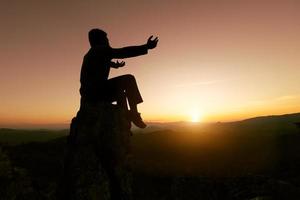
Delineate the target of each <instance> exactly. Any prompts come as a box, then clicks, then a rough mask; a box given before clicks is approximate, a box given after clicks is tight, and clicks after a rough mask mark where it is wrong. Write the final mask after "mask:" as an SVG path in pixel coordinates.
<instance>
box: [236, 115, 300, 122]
mask: <svg viewBox="0 0 300 200" xmlns="http://www.w3.org/2000/svg"><path fill="white" fill-rule="evenodd" d="M296 122H300V113H292V114H285V115H269V116H260V117H254V118H250V119H245V120H242V121H239V122H238V123H255V124H262V123H296Z"/></svg>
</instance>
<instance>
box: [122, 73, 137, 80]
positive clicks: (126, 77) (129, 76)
mask: <svg viewBox="0 0 300 200" xmlns="http://www.w3.org/2000/svg"><path fill="white" fill-rule="evenodd" d="M123 76H124V78H125V79H127V80H134V81H135V78H134V76H133V75H132V74H126V75H123Z"/></svg>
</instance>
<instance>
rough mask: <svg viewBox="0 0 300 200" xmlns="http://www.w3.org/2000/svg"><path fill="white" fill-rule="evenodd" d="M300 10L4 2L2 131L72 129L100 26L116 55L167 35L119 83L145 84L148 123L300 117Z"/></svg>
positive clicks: (272, 4)
mask: <svg viewBox="0 0 300 200" xmlns="http://www.w3.org/2000/svg"><path fill="white" fill-rule="evenodd" d="M299 10H300V1H298V0H277V1H276V0H249V1H247V0H226V1H225V0H224V1H222V0H185V1H183V0H182V1H181V0H172V1H170V0H160V1H158V0H152V1H149V0H126V1H117V0H109V1H96V0H94V1H93V0H86V1H75V0H72V1H67V0H60V1H43V0H42V1H41V0H39V1H37V0H27V1H21V0H20V1H17V0H10V1H4V2H2V3H1V10H0V11H1V12H0V22H1V23H0V25H1V35H0V42H1V45H0V50H1V54H0V91H1V96H0V125H1V124H18V123H37V124H38V123H67V122H69V121H70V119H71V118H72V116H74V115H75V114H76V112H77V110H78V106H79V98H80V96H79V92H78V90H79V86H80V85H79V74H80V67H81V62H82V58H83V56H84V54H85V53H86V52H87V50H88V48H89V44H88V41H87V32H88V31H89V30H90V29H91V28H94V27H99V28H102V29H104V30H106V31H107V32H108V37H109V38H110V43H111V44H112V46H114V47H122V46H126V45H137V44H143V43H145V42H146V39H147V38H148V36H149V35H151V34H154V35H158V36H159V38H160V42H159V45H158V47H157V48H156V49H155V50H152V51H150V52H149V54H148V55H146V56H142V57H137V58H131V59H126V60H125V61H126V67H125V68H123V69H120V70H112V74H111V77H113V76H117V75H121V74H124V73H131V74H134V75H135V76H136V79H137V81H138V84H139V86H140V90H141V92H142V94H143V98H144V101H145V102H144V103H143V104H141V105H140V107H139V108H140V111H141V112H142V114H143V117H144V118H145V119H146V120H150V121H160V120H161V121H177V120H190V118H191V117H192V116H191V113H195V112H196V113H198V114H199V115H201V116H202V117H201V118H202V119H203V121H231V120H238V119H243V118H248V117H253V116H257V115H269V114H282V113H292V112H299V111H300V106H299V105H300V104H299V102H300V78H299V75H300V67H299V64H300V40H299V37H300V21H299V19H300V12H299Z"/></svg>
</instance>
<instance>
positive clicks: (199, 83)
mask: <svg viewBox="0 0 300 200" xmlns="http://www.w3.org/2000/svg"><path fill="white" fill-rule="evenodd" d="M219 82H221V81H220V80H213V81H199V82H191V83H182V84H177V85H175V87H193V86H202V85H213V84H216V83H219Z"/></svg>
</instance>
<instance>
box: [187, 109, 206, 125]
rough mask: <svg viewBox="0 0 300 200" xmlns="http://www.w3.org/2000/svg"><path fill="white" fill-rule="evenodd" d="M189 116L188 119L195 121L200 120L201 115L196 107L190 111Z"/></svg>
mask: <svg viewBox="0 0 300 200" xmlns="http://www.w3.org/2000/svg"><path fill="white" fill-rule="evenodd" d="M190 117H191V118H190V121H191V122H195V123H196V122H200V121H201V120H202V117H203V115H202V113H201V112H200V111H199V110H198V109H195V110H192V111H191V112H190Z"/></svg>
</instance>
